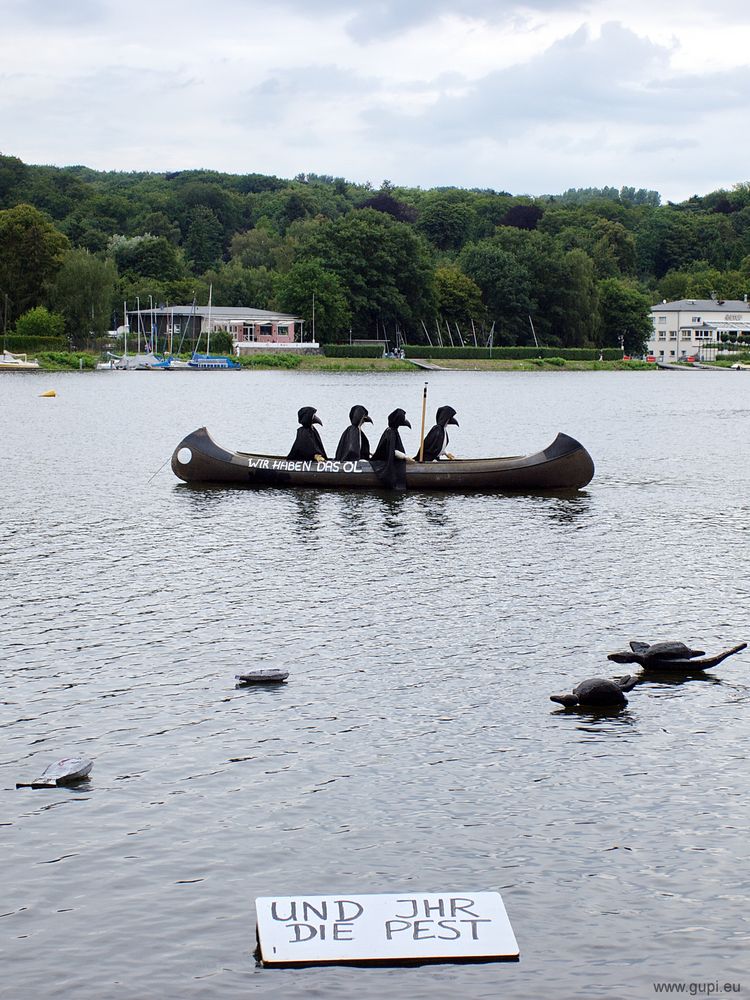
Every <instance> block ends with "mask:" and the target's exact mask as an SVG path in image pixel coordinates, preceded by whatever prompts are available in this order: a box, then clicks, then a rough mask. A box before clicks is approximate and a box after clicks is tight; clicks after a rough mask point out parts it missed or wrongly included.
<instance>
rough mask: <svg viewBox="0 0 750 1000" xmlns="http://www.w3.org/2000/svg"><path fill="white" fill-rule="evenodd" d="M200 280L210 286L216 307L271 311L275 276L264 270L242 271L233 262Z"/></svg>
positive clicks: (244, 268)
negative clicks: (238, 307) (247, 307)
mask: <svg viewBox="0 0 750 1000" xmlns="http://www.w3.org/2000/svg"><path fill="white" fill-rule="evenodd" d="M203 280H204V281H206V282H208V283H209V284H211V285H213V289H214V302H215V303H216V304H217V305H222V306H252V307H253V308H255V309H271V308H272V306H273V301H274V298H275V294H276V284H277V281H278V276H277V275H276V274H274V272H273V271H269V269H268V268H267V267H243V266H242V264H241V263H240V262H239V260H233V261H230V263H229V264H222V265H221V267H219V268H216V269H213V268H212V269H210V270H208V271H206V273H205V274H204V275H203Z"/></svg>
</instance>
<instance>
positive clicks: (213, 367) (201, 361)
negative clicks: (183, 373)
mask: <svg viewBox="0 0 750 1000" xmlns="http://www.w3.org/2000/svg"><path fill="white" fill-rule="evenodd" d="M187 367H188V368H192V369H193V371H237V370H238V369H240V368H241V367H242V365H241V364H240V363H239V361H232V359H231V358H226V357H222V356H221V355H217V354H194V355H193V356H192V358H191V359H190V360H189V361H188V363H187Z"/></svg>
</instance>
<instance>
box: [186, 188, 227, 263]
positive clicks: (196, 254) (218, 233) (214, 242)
mask: <svg viewBox="0 0 750 1000" xmlns="http://www.w3.org/2000/svg"><path fill="white" fill-rule="evenodd" d="M223 242H224V229H223V227H222V225H221V223H220V222H219V220H218V219H217V217H216V215H215V213H214V212H213V211H212V209H210V208H207V207H206V206H205V205H198V206H197V207H196V208H193V209H191V210H190V212H189V213H188V221H187V233H186V235H185V253H186V254H187V256H188V260H189V261H190V264H191V266H192V269H193V271H194V272H195V273H196V274H203V272H204V271H205V270H206V269H207V268H209V267H211V266H212V265H214V264H216V263H218V262H219V261H220V260H221V257H222V253H223V249H224V248H223Z"/></svg>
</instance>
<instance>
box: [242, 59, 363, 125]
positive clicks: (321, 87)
mask: <svg viewBox="0 0 750 1000" xmlns="http://www.w3.org/2000/svg"><path fill="white" fill-rule="evenodd" d="M375 87H377V81H375V80H372V79H369V78H367V77H363V76H359V75H358V74H356V73H353V72H350V71H349V70H345V69H340V68H339V67H338V66H297V67H290V68H289V69H288V70H285V71H284V73H283V74H278V75H275V76H272V77H268V78H267V79H265V80H263V81H262V82H261V83H259V84H258V85H257V86H255V87H251V88H250V89H249V90H247V91H246V92H245V93H244V94H243V95H241V98H240V102H239V103H240V108H239V115H238V120H240V121H241V122H242V123H243V124H246V125H248V124H253V125H261V124H271V123H273V122H278V121H279V120H281V119H283V118H285V117H286V116H287V112H288V111H289V110H290V109H295V108H298V107H300V106H301V107H305V106H309V105H310V103H311V102H312V103H313V104H316V103H317V104H325V103H327V102H331V103H333V104H338V103H340V101H341V95H342V94H344V95H351V94H362V93H370V92H371V91H372V90H373V89H374V88H375ZM312 110H313V109H311V111H312Z"/></svg>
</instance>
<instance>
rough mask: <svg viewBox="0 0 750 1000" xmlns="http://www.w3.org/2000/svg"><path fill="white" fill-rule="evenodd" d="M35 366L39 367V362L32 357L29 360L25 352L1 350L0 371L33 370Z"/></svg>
mask: <svg viewBox="0 0 750 1000" xmlns="http://www.w3.org/2000/svg"><path fill="white" fill-rule="evenodd" d="M37 368H39V362H38V361H37V360H35V359H34V358H31V360H29V358H28V356H27V355H26V354H11V353H10V351H3V353H2V355H0V372H25V371H35V370H36V369H37Z"/></svg>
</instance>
